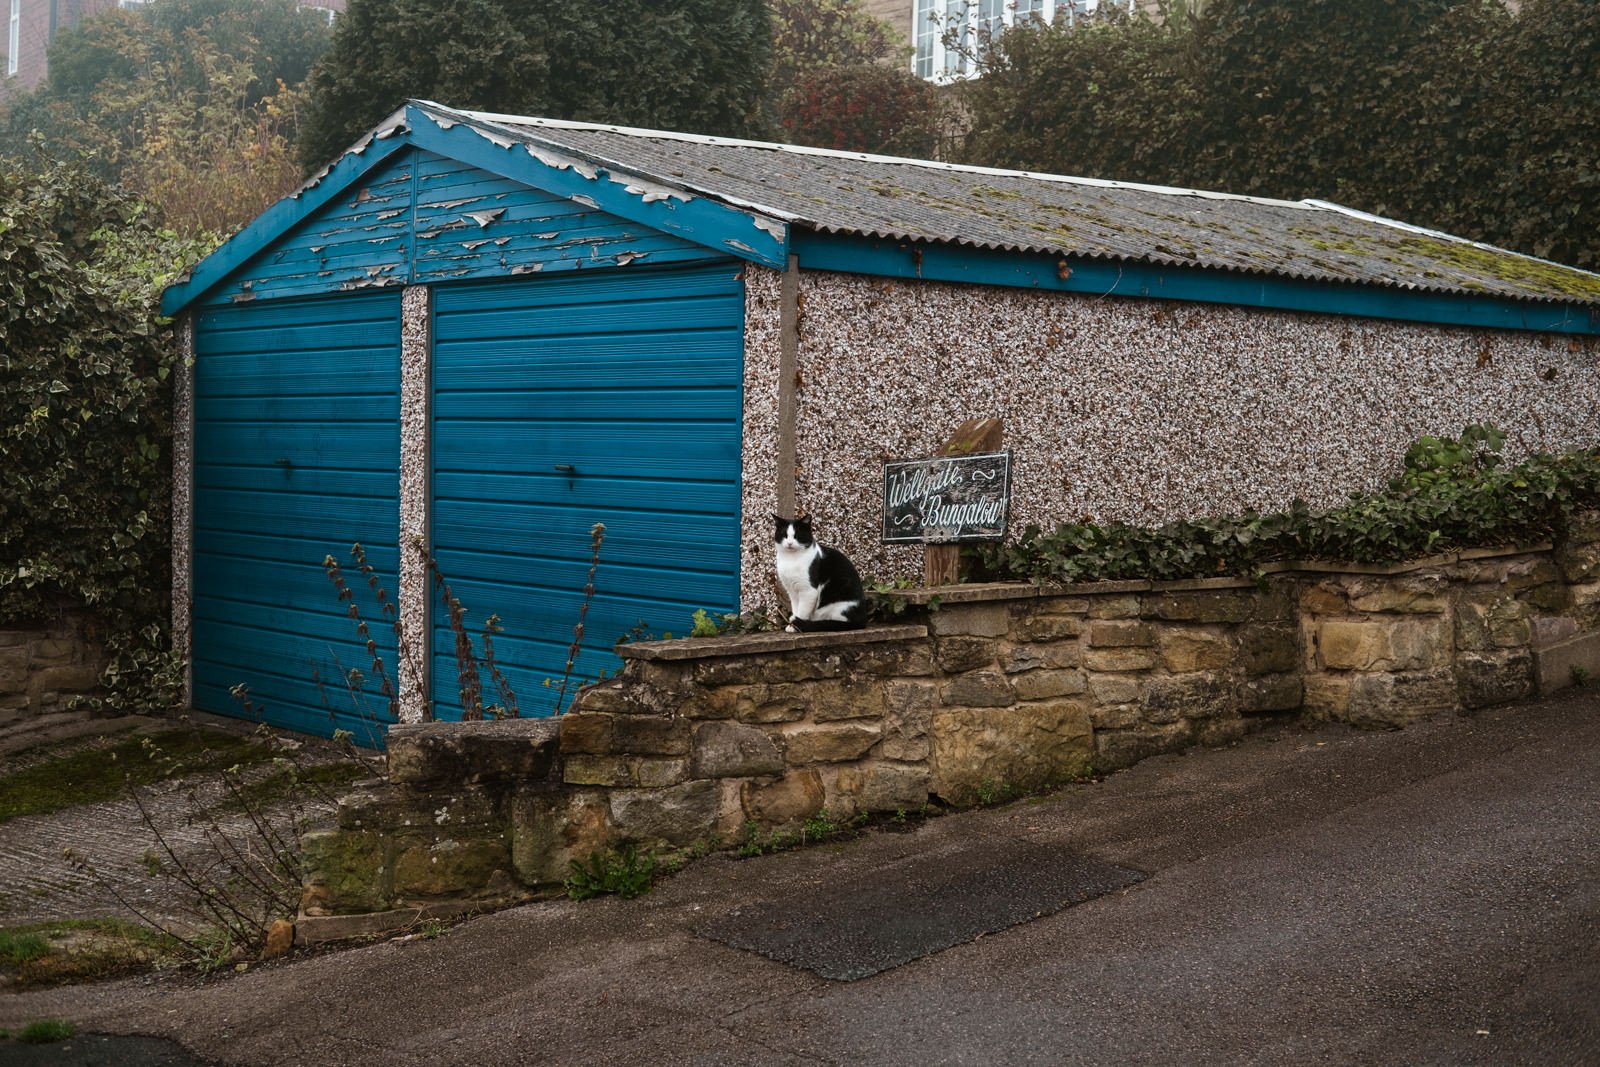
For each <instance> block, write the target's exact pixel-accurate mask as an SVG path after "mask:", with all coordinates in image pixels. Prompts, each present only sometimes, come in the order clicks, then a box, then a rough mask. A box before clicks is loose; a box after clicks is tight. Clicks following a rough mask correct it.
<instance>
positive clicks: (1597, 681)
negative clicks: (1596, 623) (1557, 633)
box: [1533, 632, 1600, 694]
mask: <svg viewBox="0 0 1600 1067" xmlns="http://www.w3.org/2000/svg"><path fill="white" fill-rule="evenodd" d="M1533 658H1534V665H1535V669H1536V672H1537V682H1538V687H1539V692H1540V693H1541V694H1546V693H1554V692H1557V691H1559V690H1562V689H1566V688H1567V687H1568V686H1571V685H1574V684H1576V683H1578V682H1579V681H1581V682H1582V683H1583V684H1584V685H1586V686H1600V632H1591V633H1582V634H1574V635H1573V636H1571V637H1568V638H1564V639H1562V640H1560V641H1556V642H1554V643H1552V644H1549V645H1546V646H1545V647H1543V648H1536V649H1534V650H1533Z"/></svg>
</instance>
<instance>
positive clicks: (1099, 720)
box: [1089, 704, 1144, 731]
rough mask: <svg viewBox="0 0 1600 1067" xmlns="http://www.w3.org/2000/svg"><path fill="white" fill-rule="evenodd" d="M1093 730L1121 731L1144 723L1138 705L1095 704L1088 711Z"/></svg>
mask: <svg viewBox="0 0 1600 1067" xmlns="http://www.w3.org/2000/svg"><path fill="white" fill-rule="evenodd" d="M1089 721H1090V722H1091V723H1092V724H1093V725H1094V728H1095V730H1097V731H1099V730H1122V729H1126V728H1127V727H1130V726H1137V725H1139V724H1140V723H1141V722H1143V721H1144V716H1143V714H1142V713H1141V709H1140V707H1139V705H1138V704H1096V705H1095V706H1094V707H1092V708H1090V709H1089Z"/></svg>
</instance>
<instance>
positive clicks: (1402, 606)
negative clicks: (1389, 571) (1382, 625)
mask: <svg viewBox="0 0 1600 1067" xmlns="http://www.w3.org/2000/svg"><path fill="white" fill-rule="evenodd" d="M1449 584H1450V583H1449V579H1447V578H1445V577H1444V575H1442V574H1420V575H1397V576H1395V577H1392V578H1391V577H1387V576H1381V577H1371V578H1360V579H1357V580H1355V581H1353V582H1351V583H1350V586H1349V590H1348V596H1349V600H1350V609H1351V610H1352V611H1361V612H1371V613H1377V614H1401V615H1437V614H1439V613H1440V612H1442V611H1444V609H1445V607H1446V604H1447V599H1446V596H1445V594H1446V593H1447V592H1448V590H1449Z"/></svg>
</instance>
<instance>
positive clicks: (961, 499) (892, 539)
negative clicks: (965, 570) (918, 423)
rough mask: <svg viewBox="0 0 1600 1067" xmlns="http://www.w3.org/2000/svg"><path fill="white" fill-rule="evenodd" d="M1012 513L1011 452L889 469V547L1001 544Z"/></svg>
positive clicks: (886, 515)
mask: <svg viewBox="0 0 1600 1067" xmlns="http://www.w3.org/2000/svg"><path fill="white" fill-rule="evenodd" d="M1010 510H1011V453H1009V452H986V453H984V454H982V455H977V456H940V457H938V458H936V459H912V460H895V461H892V462H889V463H885V464H884V465H883V540H884V543H885V544H889V543H898V542H907V541H911V542H920V543H924V544H947V543H950V542H954V541H998V540H1000V539H1001V538H1003V537H1005V535H1006V518H1007V516H1008V514H1009V513H1010Z"/></svg>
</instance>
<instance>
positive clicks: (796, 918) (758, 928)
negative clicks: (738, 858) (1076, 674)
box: [698, 839, 1145, 982]
mask: <svg viewBox="0 0 1600 1067" xmlns="http://www.w3.org/2000/svg"><path fill="white" fill-rule="evenodd" d="M1144 878H1145V875H1144V874H1143V873H1141V872H1139V871H1135V870H1130V869H1129V868H1127V867H1118V866H1115V865H1113V864H1109V863H1103V862H1101V861H1099V860H1096V859H1093V858H1091V857H1088V856H1082V855H1078V854H1076V853H1073V852H1070V851H1066V850H1063V849H1061V848H1059V847H1051V846H1046V845H1041V844H1037V843H1032V842H1023V841H1009V840H1001V841H995V840H993V839H991V840H988V841H986V842H984V844H983V847H982V848H973V849H969V850H966V851H963V852H960V853H957V854H954V855H950V854H947V853H943V852H938V853H931V854H928V855H923V856H917V857H914V858H912V859H910V860H907V861H905V862H904V863H902V864H897V865H895V866H893V867H888V868H883V869H879V870H874V871H869V872H866V873H864V874H862V875H860V876H859V877H856V878H853V879H850V880H846V881H842V882H839V883H835V884H832V885H829V886H826V887H823V888H821V889H817V890H797V891H793V892H790V893H788V894H786V895H784V896H782V897H779V898H778V899H776V900H772V901H768V902H765V903H761V904H755V905H749V906H746V907H741V908H738V909H736V910H734V911H733V912H731V913H729V914H728V915H726V916H723V917H721V918H718V919H714V920H712V921H711V922H709V923H706V924H705V925H704V926H702V927H701V928H700V929H699V931H698V932H699V934H700V935H701V936H702V937H707V938H710V939H711V940H713V941H720V942H721V943H722V944H725V945H731V946H732V947H734V948H738V949H743V950H745V951H746V952H755V953H758V954H760V955H762V956H766V957H767V958H769V959H774V960H777V961H778V962H780V963H787V964H789V965H790V966H792V967H799V968H801V969H803V970H807V971H814V972H815V973H817V974H819V975H821V976H822V977H824V978H831V979H834V980H836V981H840V982H853V981H855V980H856V979H858V978H866V977H868V976H869V975H874V974H877V973H878V972H880V971H887V970H889V969H890V968H891V967H898V966H900V965H901V964H902V963H909V962H911V961H912V960H915V959H921V958H922V957H923V956H931V955H933V954H934V953H935V952H941V951H943V950H944V949H947V948H949V947H950V946H952V945H959V944H963V943H965V942H967V941H972V940H974V939H975V938H979V937H982V936H983V935H985V934H992V933H994V932H995V931H997V930H1004V929H1006V928H1007V927H1009V926H1016V925H1018V924H1019V923H1025V922H1029V921H1031V920H1033V919H1037V918H1040V917H1042V916H1045V915H1053V914H1054V913H1056V912H1058V911H1061V910H1062V909H1064V908H1070V907H1072V906H1073V905H1074V904H1082V903H1083V902H1084V901H1086V900H1093V899H1094V898H1095V897H1098V896H1102V895H1104V894H1106V893H1109V892H1111V891H1113V890H1116V889H1124V888H1126V887H1128V886H1131V885H1134V884H1135V883H1137V882H1141V881H1143V880H1144Z"/></svg>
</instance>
